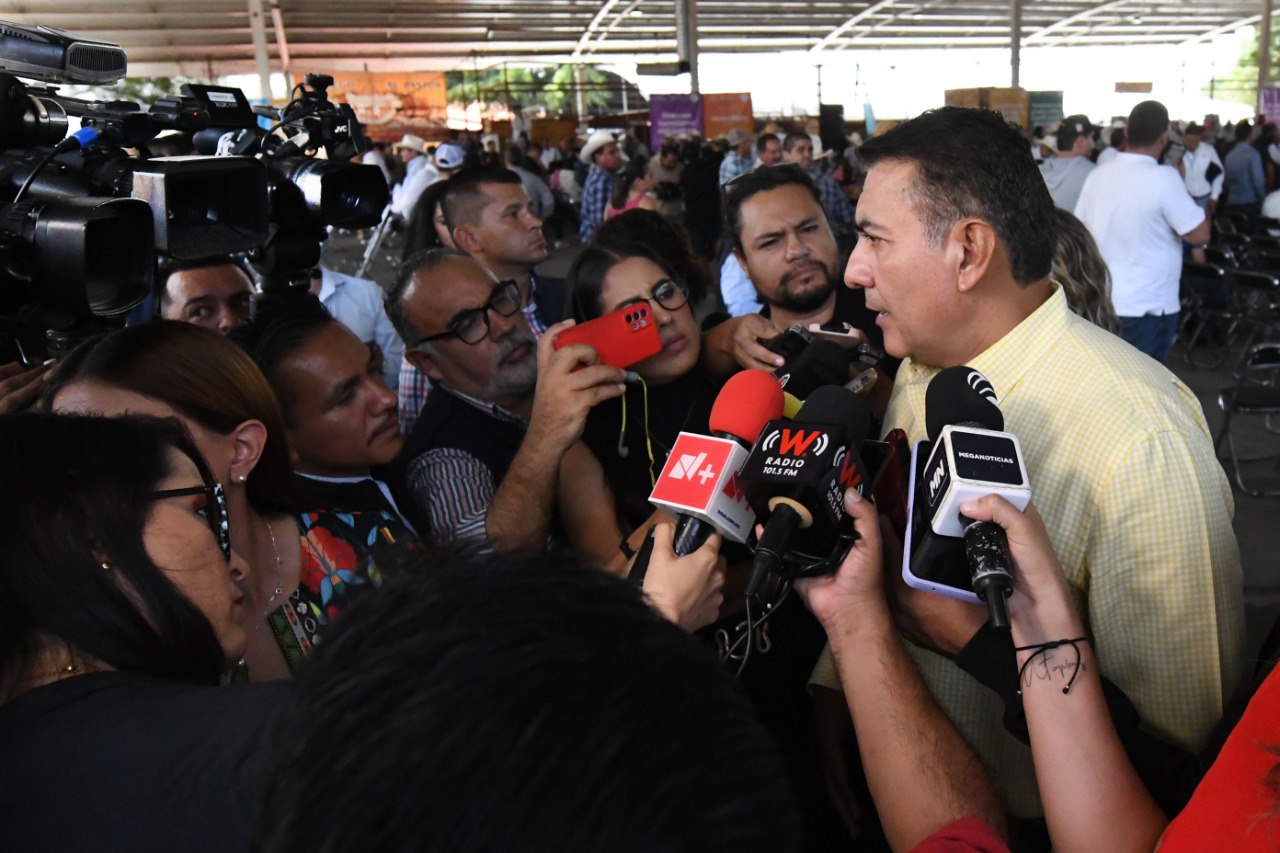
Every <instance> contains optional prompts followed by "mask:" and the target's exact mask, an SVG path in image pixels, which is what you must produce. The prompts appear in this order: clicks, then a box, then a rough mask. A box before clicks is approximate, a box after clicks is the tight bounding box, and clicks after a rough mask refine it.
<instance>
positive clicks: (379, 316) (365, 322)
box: [320, 267, 404, 389]
mask: <svg viewBox="0 0 1280 853" xmlns="http://www.w3.org/2000/svg"><path fill="white" fill-rule="evenodd" d="M320 302H321V304H322V305H324V307H325V308H326V309H327V310H328V312H329V313H330V314H332V315H333V319H335V320H337V321H338V322H339V323H341V324H342V325H344V326H346V327H347V328H348V329H350V330H351V331H352V333H354V334H355V336H356V337H357V338H359V339H360V340H362V341H364V342H365V343H369V342H370V341H373V342H375V343H377V345H378V346H379V347H381V348H382V379H383V381H384V382H386V383H387V387H388V388H391V389H395V388H396V387H397V386H398V384H399V382H400V360H401V357H402V356H403V355H404V344H403V343H402V342H401V341H400V336H399V335H398V334H396V330H395V327H394V326H392V325H391V320H390V319H388V317H387V309H386V308H384V307H383V304H382V288H381V287H378V285H377V284H376V283H375V282H372V281H369V280H368V279H365V278H356V277H355V276H350V275H345V274H343V273H340V272H337V271H335V270H331V269H326V268H324V267H321V268H320Z"/></svg>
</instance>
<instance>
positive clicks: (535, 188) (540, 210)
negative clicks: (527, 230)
mask: <svg viewBox="0 0 1280 853" xmlns="http://www.w3.org/2000/svg"><path fill="white" fill-rule="evenodd" d="M504 159H505V161H506V164H507V168H508V169H510V170H511V171H513V172H515V173H516V174H517V175H519V176H520V183H521V185H522V186H523V187H524V191H525V192H526V193H528V194H529V203H530V204H531V205H532V210H533V215H534V216H536V217H538V218H539V219H543V220H545V219H548V218H549V217H550V216H551V214H553V213H555V210H556V197H555V196H553V195H552V194H551V187H549V186H547V182H546V181H544V180H542V178H540V177H539V176H537V175H535V174H534V173H533V172H530V171H529V170H528V169H526V168H524V166H523V165H521V164H522V163H523V162H524V155H523V154H521V153H520V149H519V148H517V147H515V146H514V145H509V146H507V150H506V154H505V155H504Z"/></svg>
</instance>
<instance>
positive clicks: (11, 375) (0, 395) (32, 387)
mask: <svg viewBox="0 0 1280 853" xmlns="http://www.w3.org/2000/svg"><path fill="white" fill-rule="evenodd" d="M52 366H53V362H52V361H48V362H45V363H44V364H37V365H36V366H35V367H27V366H25V365H24V364H22V362H20V361H15V362H11V363H9V364H5V365H0V415H12V414H16V413H17V412H22V411H26V410H27V409H28V408H30V407H31V406H32V404H34V403H35V401H36V400H37V399H38V398H39V397H40V391H41V389H42V388H44V380H45V377H46V376H48V374H49V369H50V367H52Z"/></svg>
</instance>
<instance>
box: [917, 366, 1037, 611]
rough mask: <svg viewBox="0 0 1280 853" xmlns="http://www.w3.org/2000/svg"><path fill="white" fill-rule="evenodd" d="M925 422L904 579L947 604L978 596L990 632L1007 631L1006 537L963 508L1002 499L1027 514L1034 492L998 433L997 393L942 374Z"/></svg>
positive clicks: (1017, 455)
mask: <svg viewBox="0 0 1280 853" xmlns="http://www.w3.org/2000/svg"><path fill="white" fill-rule="evenodd" d="M925 418H926V420H927V422H928V429H929V439H930V441H929V443H928V445H927V446H925V445H924V444H923V443H922V444H921V445H917V446H916V450H915V456H916V462H917V463H918V461H919V458H920V457H922V456H924V454H925V453H927V454H928V461H927V462H926V463H924V466H923V468H920V467H918V465H917V468H916V475H915V477H914V479H913V481H912V488H911V504H912V505H911V508H910V509H909V514H910V524H909V526H908V531H907V540H908V542H907V550H906V554H905V556H904V562H903V578H904V580H905V581H906V582H907V584H908V585H910V586H915V587H917V588H921V589H928V590H931V591H934V592H940V593H942V594H944V595H949V596H952V597H958V598H962V599H968V600H973V596H975V595H976V597H977V599H978V600H981V601H984V602H986V604H987V608H988V611H989V613H990V617H991V623H992V625H994V626H995V627H997V628H1003V629H1007V628H1008V627H1009V616H1008V613H1007V610H1006V607H1005V599H1006V598H1008V596H1009V595H1010V593H1011V592H1012V589H1013V581H1012V577H1011V575H1010V558H1009V553H1008V542H1007V539H1006V537H1005V534H1004V530H1003V529H1002V528H1001V527H1000V526H999V525H998V524H995V523H994V522H991V521H987V520H981V519H974V518H970V517H968V516H966V515H965V514H964V513H963V512H962V511H961V505H962V504H965V503H966V502H967V501H970V500H974V499H977V498H982V497H985V496H987V495H991V494H999V495H1003V496H1004V497H1006V498H1007V499H1008V500H1009V501H1010V502H1011V503H1013V504H1014V505H1015V506H1018V507H1025V506H1026V505H1027V502H1028V501H1029V500H1030V499H1031V487H1030V484H1029V482H1028V480H1027V470H1026V466H1025V465H1024V464H1023V461H1022V449H1021V446H1020V445H1019V443H1018V439H1017V437H1016V436H1014V435H1012V434H1010V433H1007V432H1004V431H1003V430H1004V416H1003V415H1002V414H1001V412H1000V409H999V408H998V407H997V406H996V403H995V389H993V388H992V387H991V383H990V382H988V381H987V379H986V377H984V376H983V375H982V374H981V373H979V372H978V371H976V370H973V369H972V368H969V367H964V366H958V367H951V368H947V369H946V370H943V371H942V372H941V373H939V374H938V375H937V376H935V377H934V378H933V380H932V381H931V382H930V383H929V388H928V390H927V391H926V392H925ZM961 574H962V575H965V576H967V583H965V582H964V581H961V580H960V579H959V577H957V575H961ZM965 586H967V587H968V588H969V589H972V590H973V592H972V594H971V593H968V592H967V590H966V589H965Z"/></svg>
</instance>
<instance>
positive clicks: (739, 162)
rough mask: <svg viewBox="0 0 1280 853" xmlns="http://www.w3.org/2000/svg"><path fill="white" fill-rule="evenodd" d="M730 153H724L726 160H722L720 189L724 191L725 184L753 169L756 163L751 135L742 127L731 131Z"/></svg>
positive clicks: (729, 137)
mask: <svg viewBox="0 0 1280 853" xmlns="http://www.w3.org/2000/svg"><path fill="white" fill-rule="evenodd" d="M728 140H729V146H730V150H729V153H728V154H726V155H724V160H722V161H721V162H720V191H721V192H723V191H724V185H725V184H727V183H729V182H730V181H732V180H733V179H734V178H736V177H738V176H739V175H743V174H746V173H747V172H749V171H751V167H752V166H754V165H755V156H754V154H753V153H752V151H751V149H752V145H751V135H750V134H748V133H747V132H746V131H745V130H743V129H742V128H740V127H735V128H734V129H733V130H731V131H729V136H728Z"/></svg>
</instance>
